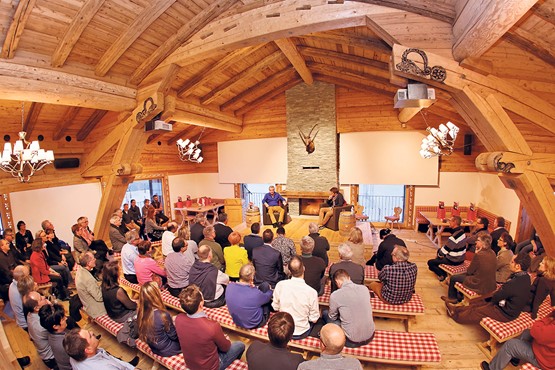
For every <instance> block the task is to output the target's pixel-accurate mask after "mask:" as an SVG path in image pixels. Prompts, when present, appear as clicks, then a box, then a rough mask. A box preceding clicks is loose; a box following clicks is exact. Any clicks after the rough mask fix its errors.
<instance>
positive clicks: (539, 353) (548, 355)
mask: <svg viewBox="0 0 555 370" xmlns="http://www.w3.org/2000/svg"><path fill="white" fill-rule="evenodd" d="M530 334H531V335H532V337H533V338H534V340H533V341H532V350H533V351H534V355H536V360H537V361H538V364H539V365H540V367H541V368H542V369H543V370H554V369H555V313H554V312H552V313H551V314H550V315H549V316H547V317H544V318H543V319H541V320H538V321H536V322H534V325H532V328H530Z"/></svg>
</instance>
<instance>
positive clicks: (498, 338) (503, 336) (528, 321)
mask: <svg viewBox="0 0 555 370" xmlns="http://www.w3.org/2000/svg"><path fill="white" fill-rule="evenodd" d="M552 309H553V308H552V307H551V299H550V298H549V296H548V297H547V298H546V299H545V301H543V302H542V304H541V305H540V307H539V309H538V317H537V319H536V320H540V319H543V318H544V317H546V316H547V315H549V313H550V312H551V311H552ZM534 321H535V320H534V319H532V316H530V313H529V312H522V313H521V314H520V315H519V316H518V317H517V318H516V319H514V320H512V321H509V322H499V321H497V320H494V319H492V318H490V317H485V318H483V319H482V320H481V321H480V326H481V327H483V328H484V329H486V331H487V332H488V333H489V335H490V337H489V339H488V340H487V341H485V342H482V343H478V347H480V349H481V350H482V352H484V354H485V355H486V356H487V357H488V358H490V359H491V358H493V356H495V354H496V353H497V345H498V344H499V343H503V342H506V341H508V340H509V339H512V338H516V337H518V336H519V335H520V334H521V333H522V332H523V331H524V330H525V329H529V328H530V327H532V324H533V323H534Z"/></svg>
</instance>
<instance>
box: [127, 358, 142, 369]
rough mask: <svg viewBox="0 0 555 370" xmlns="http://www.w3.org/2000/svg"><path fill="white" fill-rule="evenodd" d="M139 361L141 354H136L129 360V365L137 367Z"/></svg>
mask: <svg viewBox="0 0 555 370" xmlns="http://www.w3.org/2000/svg"><path fill="white" fill-rule="evenodd" d="M139 361H140V359H139V356H135V357H133V359H132V360H131V361H129V365H131V366H134V367H137V365H138V364H139Z"/></svg>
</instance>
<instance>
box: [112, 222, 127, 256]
mask: <svg viewBox="0 0 555 370" xmlns="http://www.w3.org/2000/svg"><path fill="white" fill-rule="evenodd" d="M121 220H122V219H121V217H120V216H118V215H116V214H114V215H112V217H110V232H109V235H110V243H112V250H113V251H114V252H118V253H119V252H121V248H123V245H124V244H125V243H126V240H125V233H123V232H122V229H121V225H122V223H121V222H122V221H121Z"/></svg>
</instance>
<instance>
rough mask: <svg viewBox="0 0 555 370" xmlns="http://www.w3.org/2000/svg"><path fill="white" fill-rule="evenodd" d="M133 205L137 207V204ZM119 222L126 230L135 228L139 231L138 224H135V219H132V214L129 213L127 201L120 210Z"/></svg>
mask: <svg viewBox="0 0 555 370" xmlns="http://www.w3.org/2000/svg"><path fill="white" fill-rule="evenodd" d="M135 207H137V205H135ZM137 210H139V207H137ZM139 212H140V211H139ZM139 217H140V216H139ZM121 223H122V225H124V226H125V227H126V228H127V231H129V230H133V229H135V230H137V231H138V232H140V231H141V226H140V224H137V223H135V221H133V215H132V214H131V211H130V209H129V203H124V204H123V209H122V210H121Z"/></svg>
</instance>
